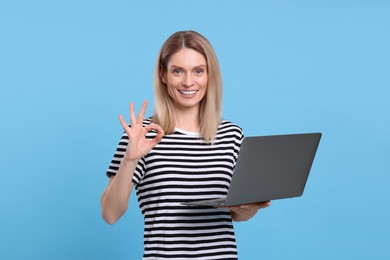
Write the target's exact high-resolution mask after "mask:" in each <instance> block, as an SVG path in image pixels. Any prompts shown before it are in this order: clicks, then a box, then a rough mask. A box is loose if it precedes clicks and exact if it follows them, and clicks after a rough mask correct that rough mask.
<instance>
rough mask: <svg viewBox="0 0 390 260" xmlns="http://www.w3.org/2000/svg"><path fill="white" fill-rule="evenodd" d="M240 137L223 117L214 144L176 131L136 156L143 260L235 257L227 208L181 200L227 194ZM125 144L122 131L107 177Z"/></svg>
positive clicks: (145, 122) (114, 172)
mask: <svg viewBox="0 0 390 260" xmlns="http://www.w3.org/2000/svg"><path fill="white" fill-rule="evenodd" d="M149 123H150V120H145V121H144V125H147V124H149ZM155 136H156V133H155V132H149V133H148V134H147V138H154V137H155ZM242 138H243V133H242V130H241V128H240V127H238V126H237V125H234V124H232V123H230V122H228V121H222V122H221V124H220V126H219V128H218V131H217V135H216V140H215V141H214V143H213V144H208V143H206V142H204V141H203V140H202V139H201V137H200V135H199V134H197V133H193V132H188V131H185V130H181V129H175V131H174V133H172V134H169V135H165V136H164V137H163V138H162V140H161V142H160V143H159V144H157V145H156V146H155V147H154V148H153V149H152V150H151V151H150V152H149V154H148V155H146V156H145V157H143V158H141V159H140V160H139V162H138V165H137V168H136V170H135V173H134V176H133V182H134V183H135V187H136V192H137V196H138V202H139V206H140V209H141V211H142V214H143V216H144V256H143V259H145V260H146V259H202V260H206V259H237V248H236V240H235V235H234V230H233V224H232V219H231V215H230V212H229V211H228V210H226V209H218V208H213V207H206V206H186V205H182V204H181V203H182V202H188V201H192V200H199V199H209V198H210V199H211V198H220V197H224V196H226V194H227V190H228V187H229V184H230V181H231V178H232V174H233V168H234V165H235V163H236V160H237V156H238V153H239V149H240V145H241V142H242ZM127 144H128V137H127V135H126V133H125V134H124V135H123V136H122V138H121V140H120V143H119V145H118V148H117V150H116V153H115V155H114V158H113V160H112V162H111V165H110V167H109V169H108V171H107V175H108V176H109V177H110V176H112V175H115V174H116V171H117V170H118V167H119V164H120V160H121V158H123V155H124V153H125V151H126V147H127Z"/></svg>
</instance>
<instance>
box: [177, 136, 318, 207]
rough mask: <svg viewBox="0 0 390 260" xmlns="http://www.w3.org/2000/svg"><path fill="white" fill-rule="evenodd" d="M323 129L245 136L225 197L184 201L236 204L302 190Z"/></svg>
mask: <svg viewBox="0 0 390 260" xmlns="http://www.w3.org/2000/svg"><path fill="white" fill-rule="evenodd" d="M321 136H322V134H321V133H306V134H290V135H273V136H254V137H245V138H244V140H243V142H242V145H241V149H240V153H239V156H238V159H237V163H236V166H235V168H234V173H233V177H232V180H231V183H230V187H229V190H228V194H227V196H226V197H225V198H217V199H211V200H196V201H189V202H185V203H182V204H184V205H199V206H234V205H242V204H248V203H256V202H263V201H269V200H276V199H285V198H293V197H299V196H301V195H302V194H303V191H304V189H305V185H306V181H307V178H308V176H309V172H310V169H311V166H312V164H313V160H314V156H315V154H316V151H317V148H318V144H319V142H320V139H321Z"/></svg>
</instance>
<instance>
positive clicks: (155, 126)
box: [148, 123, 164, 144]
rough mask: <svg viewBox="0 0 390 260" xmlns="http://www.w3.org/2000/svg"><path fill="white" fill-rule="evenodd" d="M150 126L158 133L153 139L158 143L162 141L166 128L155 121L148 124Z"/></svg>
mask: <svg viewBox="0 0 390 260" xmlns="http://www.w3.org/2000/svg"><path fill="white" fill-rule="evenodd" d="M148 127H150V128H151V129H154V130H156V132H157V135H156V137H155V138H154V139H153V141H154V142H156V144H158V143H159V142H160V141H161V139H162V138H163V137H164V130H163V129H162V127H161V126H159V125H158V124H155V123H151V124H150V125H148ZM148 131H149V130H148Z"/></svg>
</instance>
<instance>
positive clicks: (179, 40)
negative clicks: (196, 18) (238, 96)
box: [152, 31, 222, 143]
mask: <svg viewBox="0 0 390 260" xmlns="http://www.w3.org/2000/svg"><path fill="white" fill-rule="evenodd" d="M183 48H189V49H193V50H195V51H197V52H199V53H200V54H202V55H203V56H204V57H205V59H206V62H207V73H208V81H207V91H206V95H205V97H204V98H203V99H202V100H201V102H200V109H199V110H200V111H199V121H200V132H201V135H202V137H203V139H204V140H205V141H207V142H209V143H212V142H213V141H214V139H215V135H216V133H217V129H218V126H219V124H220V122H221V113H222V77H221V72H220V69H219V63H218V60H217V57H216V55H215V52H214V50H213V48H212V46H211V44H210V42H209V41H208V40H207V39H206V38H205V37H204V36H202V35H201V34H199V33H197V32H194V31H179V32H176V33H174V34H172V35H171V36H170V37H169V38H168V39H167V40H166V41H165V43H164V44H163V46H162V47H161V49H160V52H159V55H158V57H157V63H156V68H155V72H154V98H155V112H154V113H155V114H154V116H153V117H152V120H153V122H155V123H157V124H159V125H160V126H161V127H162V129H163V130H164V132H165V133H166V134H170V133H172V132H173V131H174V128H175V110H174V107H173V102H172V99H171V97H170V96H169V94H168V91H167V86H166V84H165V83H163V82H162V79H161V75H162V74H163V73H165V72H166V71H167V64H168V62H169V59H170V58H171V56H172V55H173V54H175V53H176V52H178V51H179V50H181V49H183Z"/></svg>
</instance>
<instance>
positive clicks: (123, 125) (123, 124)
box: [118, 115, 128, 131]
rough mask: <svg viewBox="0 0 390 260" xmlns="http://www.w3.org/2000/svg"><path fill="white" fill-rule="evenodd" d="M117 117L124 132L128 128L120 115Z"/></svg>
mask: <svg viewBox="0 0 390 260" xmlns="http://www.w3.org/2000/svg"><path fill="white" fill-rule="evenodd" d="M118 117H119V122H120V123H121V125H122V128H123V130H125V131H126V129H127V128H128V125H127V123H126V121H125V120H124V119H123V116H122V115H119V116H118Z"/></svg>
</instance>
